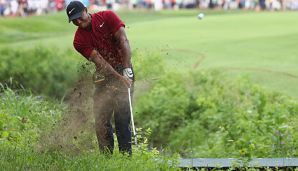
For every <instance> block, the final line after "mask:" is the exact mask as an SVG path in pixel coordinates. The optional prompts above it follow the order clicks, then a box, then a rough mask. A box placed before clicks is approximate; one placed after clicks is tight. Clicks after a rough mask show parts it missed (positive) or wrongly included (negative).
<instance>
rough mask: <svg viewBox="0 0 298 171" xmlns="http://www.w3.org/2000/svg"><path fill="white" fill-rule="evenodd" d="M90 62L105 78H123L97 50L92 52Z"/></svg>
mask: <svg viewBox="0 0 298 171" xmlns="http://www.w3.org/2000/svg"><path fill="white" fill-rule="evenodd" d="M90 60H91V61H92V62H93V63H94V64H95V66H96V70H98V71H99V72H100V73H102V74H104V75H105V76H113V77H115V78H119V77H121V75H120V74H119V73H118V72H117V71H116V70H115V69H114V68H113V67H112V66H111V65H110V64H109V63H108V62H106V61H105V60H104V59H103V57H102V56H101V55H100V54H99V53H98V52H97V51H96V50H93V51H92V53H91V57H90Z"/></svg>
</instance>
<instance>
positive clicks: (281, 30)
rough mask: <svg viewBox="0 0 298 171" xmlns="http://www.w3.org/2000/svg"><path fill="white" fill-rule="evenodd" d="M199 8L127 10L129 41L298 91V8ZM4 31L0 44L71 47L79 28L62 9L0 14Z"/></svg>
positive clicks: (178, 60)
mask: <svg viewBox="0 0 298 171" xmlns="http://www.w3.org/2000/svg"><path fill="white" fill-rule="evenodd" d="M197 13H198V11H196V10H190V11H163V12H148V11H137V12H125V11H124V12H119V15H120V16H121V18H122V19H123V20H124V21H125V23H126V25H127V33H128V37H129V40H130V43H131V47H132V48H133V49H140V50H141V51H145V52H146V51H148V52H152V51H154V52H158V53H161V54H162V56H163V58H164V59H165V60H166V63H167V66H168V67H169V68H170V69H174V70H179V71H187V70H194V69H210V68H212V69H213V68H217V69H222V70H223V72H227V73H228V74H229V75H230V76H231V78H235V77H237V76H239V75H243V74H246V75H249V76H250V77H251V78H252V79H253V80H254V81H255V82H256V83H259V84H262V85H264V86H265V87H267V88H269V89H272V90H276V91H279V92H283V93H286V94H288V95H291V96H293V97H298V87H297V86H296V85H297V84H298V68H297V67H296V64H297V62H298V61H297V60H298V57H297V54H298V49H297V48H296V46H295V45H296V42H297V41H298V38H297V37H298V36H297V35H298V31H297V29H296V28H297V25H298V24H297V22H296V21H295V19H296V18H297V17H298V13H296V12H276V13H272V12H262V13H252V12H239V11H232V12H223V11H205V13H206V17H205V19H204V20H201V21H199V20H197V19H196V14H197ZM0 31H1V32H0V35H1V36H0V37H1V38H0V39H1V43H0V47H5V46H6V47H7V46H8V47H12V48H31V47H34V46H36V45H45V46H52V45H54V46H58V48H57V49H61V50H64V49H73V47H72V39H73V33H74V31H75V28H74V27H73V25H72V24H68V23H67V19H66V16H65V14H64V12H62V13H58V14H52V15H49V16H37V17H30V18H25V19H21V18H18V19H12V18H8V19H0ZM58 42H59V43H58ZM58 44H59V45H58ZM285 86H286V87H285Z"/></svg>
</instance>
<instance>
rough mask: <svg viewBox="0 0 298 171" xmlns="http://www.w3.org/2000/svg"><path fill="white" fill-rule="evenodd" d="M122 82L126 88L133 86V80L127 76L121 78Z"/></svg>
mask: <svg viewBox="0 0 298 171" xmlns="http://www.w3.org/2000/svg"><path fill="white" fill-rule="evenodd" d="M120 80H121V82H122V83H123V84H124V85H125V86H126V88H130V87H131V85H132V80H131V79H129V78H127V77H125V76H120Z"/></svg>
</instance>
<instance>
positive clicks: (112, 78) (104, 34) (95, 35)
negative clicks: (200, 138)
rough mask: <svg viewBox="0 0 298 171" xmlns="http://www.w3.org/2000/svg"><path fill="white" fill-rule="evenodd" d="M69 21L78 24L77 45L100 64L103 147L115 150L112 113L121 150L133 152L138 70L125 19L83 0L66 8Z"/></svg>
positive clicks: (97, 96) (97, 107) (97, 108)
mask: <svg viewBox="0 0 298 171" xmlns="http://www.w3.org/2000/svg"><path fill="white" fill-rule="evenodd" d="M66 13H67V15H68V19H69V22H72V23H73V24H74V25H76V26H77V27H78V28H77V30H76V33H75V36H74V41H73V45H74V47H75V49H76V50H77V51H78V52H79V53H80V54H82V55H83V56H84V57H85V58H87V59H88V60H90V61H92V62H93V63H94V64H95V66H96V73H95V77H94V83H95V87H96V89H95V92H94V115H95V124H96V125H95V129H96V135H97V139H98V144H99V148H100V150H101V151H102V152H108V153H113V149H114V139H113V128H112V123H111V119H112V115H113V114H114V118H115V129H116V135H117V140H118V143H119V151H120V152H125V153H129V154H131V153H132V151H131V131H130V127H129V124H130V121H131V113H130V112H131V111H130V106H131V100H130V97H129V95H130V94H131V92H129V93H128V91H131V90H132V89H133V82H134V74H133V69H132V64H131V50H130V46H129V42H128V40H127V37H126V33H125V30H124V27H125V25H124V23H123V22H122V21H121V20H120V18H119V17H118V16H117V15H116V14H115V13H114V12H112V11H101V12H97V13H94V14H89V13H88V12H87V8H86V7H85V6H84V5H83V4H82V3H81V2H80V1H72V2H70V4H69V5H68V6H67V8H66Z"/></svg>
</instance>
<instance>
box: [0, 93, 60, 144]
mask: <svg viewBox="0 0 298 171" xmlns="http://www.w3.org/2000/svg"><path fill="white" fill-rule="evenodd" d="M1 89H2V92H3V93H2V94H1V96H0V99H1V103H0V145H3V144H9V145H11V146H15V147H21V148H27V147H33V146H34V145H35V143H36V142H37V141H38V139H39V137H40V133H41V132H44V131H49V130H50V129H51V128H53V127H54V126H55V124H56V123H57V122H58V120H59V119H60V118H61V114H62V109H63V108H64V107H63V106H62V105H57V104H55V103H53V102H49V101H46V100H45V99H42V98H41V97H40V96H39V97H38V96H32V95H29V96H23V95H21V93H20V94H17V93H15V92H14V91H12V90H10V89H3V88H1Z"/></svg>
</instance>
